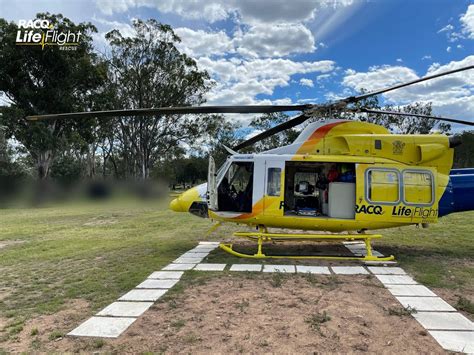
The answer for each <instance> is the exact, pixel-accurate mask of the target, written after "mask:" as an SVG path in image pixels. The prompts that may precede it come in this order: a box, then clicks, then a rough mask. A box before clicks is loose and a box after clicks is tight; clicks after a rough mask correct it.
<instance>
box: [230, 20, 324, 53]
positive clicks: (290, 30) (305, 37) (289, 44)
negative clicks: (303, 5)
mask: <svg viewBox="0 0 474 355" xmlns="http://www.w3.org/2000/svg"><path fill="white" fill-rule="evenodd" d="M234 41H235V45H236V48H237V51H238V52H239V53H240V54H241V55H243V56H246V57H254V58H257V57H282V56H286V55H288V54H291V53H310V52H314V51H315V50H316V47H315V42H314V37H313V35H312V33H311V31H310V30H308V29H307V28H306V27H305V26H304V25H302V24H276V25H256V26H252V27H251V28H250V29H249V30H248V31H247V32H245V33H242V32H237V33H236V35H235V38H234Z"/></svg>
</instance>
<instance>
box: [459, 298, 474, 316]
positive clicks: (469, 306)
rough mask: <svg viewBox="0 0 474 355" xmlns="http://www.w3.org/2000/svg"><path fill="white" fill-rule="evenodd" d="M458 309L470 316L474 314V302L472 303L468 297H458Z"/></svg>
mask: <svg viewBox="0 0 474 355" xmlns="http://www.w3.org/2000/svg"><path fill="white" fill-rule="evenodd" d="M454 307H455V308H456V309H459V310H460V311H464V312H467V313H470V314H474V302H471V301H470V300H468V299H467V298H466V297H463V296H458V301H457V302H456V304H455V305H454Z"/></svg>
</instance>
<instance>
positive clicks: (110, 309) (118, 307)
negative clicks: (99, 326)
mask: <svg viewBox="0 0 474 355" xmlns="http://www.w3.org/2000/svg"><path fill="white" fill-rule="evenodd" d="M152 305H153V302H114V303H112V304H110V305H108V306H107V307H105V308H104V309H103V310H102V311H100V312H99V313H97V315H98V316H112V317H139V316H141V315H142V314H143V313H144V312H145V311H146V310H147V309H148V308H150V307H151V306H152Z"/></svg>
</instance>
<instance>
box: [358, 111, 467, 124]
mask: <svg viewBox="0 0 474 355" xmlns="http://www.w3.org/2000/svg"><path fill="white" fill-rule="evenodd" d="M349 111H352V112H365V113H378V114H382V115H395V116H413V117H420V118H430V119H433V120H438V121H446V122H451V123H460V124H465V125H468V126H474V122H470V121H464V120H457V119H455V118H447V117H436V116H430V115H421V114H418V113H408V112H397V111H384V110H372V109H366V108H361V109H356V110H349Z"/></svg>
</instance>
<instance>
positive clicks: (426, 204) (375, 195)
mask: <svg viewBox="0 0 474 355" xmlns="http://www.w3.org/2000/svg"><path fill="white" fill-rule="evenodd" d="M356 174H357V188H356V220H359V221H372V222H374V223H377V222H384V223H386V222H393V223H400V222H401V223H433V222H436V220H437V218H438V199H436V170H435V169H433V168H426V167H413V168H411V167H407V166H403V165H388V164H380V165H378V164H358V165H357V169H356Z"/></svg>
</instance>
